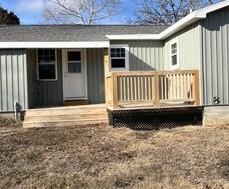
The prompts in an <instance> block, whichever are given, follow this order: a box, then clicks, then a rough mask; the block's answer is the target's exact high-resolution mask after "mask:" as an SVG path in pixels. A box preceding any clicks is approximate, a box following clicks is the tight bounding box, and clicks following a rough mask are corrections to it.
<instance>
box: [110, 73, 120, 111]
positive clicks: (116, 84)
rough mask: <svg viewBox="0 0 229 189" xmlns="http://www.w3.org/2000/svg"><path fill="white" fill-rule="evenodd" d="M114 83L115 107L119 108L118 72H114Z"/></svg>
mask: <svg viewBox="0 0 229 189" xmlns="http://www.w3.org/2000/svg"><path fill="white" fill-rule="evenodd" d="M111 78H112V83H113V99H112V101H113V103H112V104H113V108H114V109H115V108H117V107H118V79H117V78H118V77H117V73H112V76H111Z"/></svg>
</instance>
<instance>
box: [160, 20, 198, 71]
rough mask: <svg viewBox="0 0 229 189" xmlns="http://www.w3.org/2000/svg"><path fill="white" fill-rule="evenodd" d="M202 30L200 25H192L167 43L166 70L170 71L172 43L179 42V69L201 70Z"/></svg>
mask: <svg viewBox="0 0 229 189" xmlns="http://www.w3.org/2000/svg"><path fill="white" fill-rule="evenodd" d="M200 34H201V33H200V30H199V26H198V24H194V25H191V26H189V27H187V28H185V29H184V30H182V31H180V32H178V33H177V34H176V35H174V36H172V37H171V38H169V39H168V40H167V41H166V42H165V46H164V55H165V56H164V68H163V69H164V70H170V69H171V68H170V64H171V63H170V62H171V57H170V46H171V42H172V41H173V40H174V39H176V40H177V41H178V60H179V69H181V70H190V69H200V63H201V46H200Z"/></svg>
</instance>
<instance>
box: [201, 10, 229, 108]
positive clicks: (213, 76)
mask: <svg viewBox="0 0 229 189" xmlns="http://www.w3.org/2000/svg"><path fill="white" fill-rule="evenodd" d="M201 25H202V40H203V47H202V52H203V57H202V70H203V101H204V104H212V103H213V97H214V96H217V97H219V98H220V101H221V104H228V103H229V63H228V61H229V7H227V8H224V9H221V10H220V11H216V12H213V13H211V14H209V15H208V16H207V18H206V19H204V20H203V21H202V22H201Z"/></svg>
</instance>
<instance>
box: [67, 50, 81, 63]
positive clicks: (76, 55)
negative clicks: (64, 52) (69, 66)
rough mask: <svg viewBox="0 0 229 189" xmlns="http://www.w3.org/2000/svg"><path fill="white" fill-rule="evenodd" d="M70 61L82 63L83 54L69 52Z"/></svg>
mask: <svg viewBox="0 0 229 189" xmlns="http://www.w3.org/2000/svg"><path fill="white" fill-rule="evenodd" d="M68 61H81V53H80V52H79V51H69V52H68Z"/></svg>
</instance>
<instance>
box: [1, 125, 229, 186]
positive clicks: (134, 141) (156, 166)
mask: <svg viewBox="0 0 229 189" xmlns="http://www.w3.org/2000/svg"><path fill="white" fill-rule="evenodd" d="M228 183H229V127H226V126H225V127H219V128H200V127H186V128H177V129H172V130H161V131H132V130H130V129H125V128H122V129H117V128H116V129H113V128H111V127H109V126H106V125H100V126H98V125H94V126H82V127H79V126H77V127H64V128H39V129H22V128H12V127H2V128H0V188H15V187H19V188H67V187H68V188H204V189H205V188H206V189H208V188H209V189H210V188H215V189H218V188H219V189H221V188H229V184H228Z"/></svg>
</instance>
